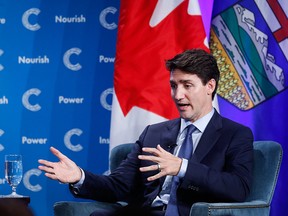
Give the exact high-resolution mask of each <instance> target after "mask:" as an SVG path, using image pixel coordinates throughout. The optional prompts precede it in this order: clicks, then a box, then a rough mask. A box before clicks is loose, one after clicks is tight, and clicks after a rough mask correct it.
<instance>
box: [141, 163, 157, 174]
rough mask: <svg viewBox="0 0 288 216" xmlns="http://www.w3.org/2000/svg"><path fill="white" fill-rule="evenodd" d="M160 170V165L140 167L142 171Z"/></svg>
mask: <svg viewBox="0 0 288 216" xmlns="http://www.w3.org/2000/svg"><path fill="white" fill-rule="evenodd" d="M155 170H158V165H157V164H155V165H151V166H146V167H140V171H141V172H147V171H155Z"/></svg>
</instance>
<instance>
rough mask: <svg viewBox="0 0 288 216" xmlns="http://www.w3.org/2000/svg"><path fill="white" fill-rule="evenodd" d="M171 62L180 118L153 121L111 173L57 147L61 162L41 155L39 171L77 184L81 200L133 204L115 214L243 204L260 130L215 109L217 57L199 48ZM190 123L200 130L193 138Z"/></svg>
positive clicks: (75, 190) (181, 212)
mask: <svg viewBox="0 0 288 216" xmlns="http://www.w3.org/2000/svg"><path fill="white" fill-rule="evenodd" d="M166 66H167V68H168V70H169V71H170V85H171V95H172V98H173V99H174V101H175V104H176V106H177V108H178V111H179V114H180V116H181V118H179V119H174V120H171V121H166V122H162V123H158V124H154V125H149V126H147V127H146V128H145V130H144V131H143V132H142V134H141V136H140V137H139V140H138V141H137V142H136V144H135V146H134V148H133V150H132V152H131V153H130V154H129V155H128V158H127V159H126V160H125V161H123V162H122V164H121V165H120V167H118V168H117V169H116V170H115V171H114V172H113V173H111V174H110V175H109V176H103V175H95V174H92V173H90V172H88V171H85V170H83V169H79V168H78V167H77V165H76V164H75V163H74V162H73V161H71V160H70V159H69V158H67V157H66V156H65V155H63V154H62V153H61V152H59V151H58V150H57V149H55V148H53V147H51V151H52V153H53V154H54V155H56V156H57V157H58V158H59V160H60V161H59V162H50V161H46V160H39V163H40V164H42V165H40V166H39V169H41V170H43V171H45V172H46V174H45V175H46V176H47V177H49V178H51V179H55V180H59V181H61V182H65V183H70V189H71V191H72V193H73V194H74V195H75V196H77V197H82V198H88V199H95V200H99V201H105V202H116V201H119V200H122V201H127V202H128V206H126V207H124V208H121V209H120V210H119V211H118V212H117V213H115V214H114V215H128V214H130V213H131V212H132V213H131V215H133V211H134V210H135V212H136V213H135V215H139V214H140V215H141V213H142V215H164V214H165V212H166V215H168V216H169V215H170V216H176V215H177V214H178V215H182V216H185V215H189V210H190V208H191V206H192V204H193V203H195V202H200V201H204V202H223V201H225V202H233V201H237V202H240V201H244V200H245V198H246V197H247V195H248V194H249V192H250V185H251V182H252V179H251V178H252V165H253V145H252V143H253V135H252V132H251V130H250V129H249V128H247V127H245V126H243V125H240V124H238V123H236V122H233V121H231V120H229V119H226V118H224V117H221V116H220V115H219V114H218V112H217V111H216V110H215V109H214V108H213V106H212V100H213V98H214V95H215V93H216V90H217V85H218V81H219V76H220V75H219V70H218V68H217V63H216V61H215V59H214V57H213V56H212V55H210V54H208V53H206V52H205V51H203V50H200V49H194V50H187V51H185V52H183V53H180V54H178V55H176V56H175V57H174V58H172V59H170V60H168V61H167V62H166ZM191 124H192V125H193V132H192V133H191V137H190V138H186V136H187V137H188V135H189V133H190V132H187V131H188V129H186V128H188V126H189V125H191ZM186 139H187V140H189V142H188V144H186V143H187V142H186ZM184 143H185V144H184ZM189 145H190V150H189V151H191V156H188V157H187V156H185V157H184V156H183V157H182V153H180V152H181V149H182V150H183V149H184V146H189ZM185 148H186V147H185ZM186 151H187V150H186ZM175 182H176V183H175ZM175 185H176V186H175ZM172 200H173V201H172ZM173 205H174V207H175V205H176V213H173V214H172V213H171V209H173V208H174V207H173ZM166 208H167V210H166ZM140 209H141V211H139V210H140ZM174 210H175V208H174ZM94 215H96V212H95V214H94ZM97 215H100V214H99V212H97ZM102 215H108V213H107V212H104V211H103V212H102ZM109 215H113V212H110V213H109Z"/></svg>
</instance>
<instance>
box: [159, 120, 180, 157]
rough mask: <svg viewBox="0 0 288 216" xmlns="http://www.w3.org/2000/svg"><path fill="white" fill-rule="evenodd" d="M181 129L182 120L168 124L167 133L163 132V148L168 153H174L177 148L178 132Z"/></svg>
mask: <svg viewBox="0 0 288 216" xmlns="http://www.w3.org/2000/svg"><path fill="white" fill-rule="evenodd" d="M179 129H180V118H178V119H175V120H171V121H168V122H167V127H166V131H164V132H163V134H162V137H161V146H162V148H164V149H165V150H166V151H169V152H170V153H173V150H174V148H175V146H176V145H177V144H176V141H177V136H178V132H179Z"/></svg>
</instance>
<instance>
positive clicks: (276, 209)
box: [210, 0, 288, 216]
mask: <svg viewBox="0 0 288 216" xmlns="http://www.w3.org/2000/svg"><path fill="white" fill-rule="evenodd" d="M211 27H212V28H211V40H210V49H211V52H212V53H213V55H214V56H216V58H217V62H218V67H219V69H220V82H219V86H218V95H220V97H219V100H218V102H219V109H220V110H221V114H222V115H224V116H226V117H228V118H230V119H233V120H235V121H237V122H240V123H242V124H244V125H247V126H249V127H250V128H251V129H252V131H253V134H254V139H255V140H273V141H276V142H279V143H280V144H281V145H282V148H283V152H284V154H283V160H282V166H281V170H280V174H279V178H278V182H277V186H276V190H275V193H274V197H273V201H272V206H271V212H270V215H271V216H278V215H285V214H286V213H285V212H287V211H288V207H287V194H288V186H287V182H288V175H287V171H286V170H287V164H288V157H287V154H286V153H287V150H288V130H287V122H288V112H287V110H288V109H287V107H288V100H287V99H288V79H287V77H288V1H287V0H242V1H239V0H238V1H236V0H230V1H225V2H224V1H221V0H217V1H216V0H215V1H214V7H213V18H212V23H211ZM285 152H286V153H285ZM263 181H265V179H263Z"/></svg>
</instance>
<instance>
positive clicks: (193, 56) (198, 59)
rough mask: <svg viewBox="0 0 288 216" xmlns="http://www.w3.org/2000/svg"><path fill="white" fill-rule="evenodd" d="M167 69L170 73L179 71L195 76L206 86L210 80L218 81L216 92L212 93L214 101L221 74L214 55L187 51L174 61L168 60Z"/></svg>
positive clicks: (193, 50)
mask: <svg viewBox="0 0 288 216" xmlns="http://www.w3.org/2000/svg"><path fill="white" fill-rule="evenodd" d="M166 68H167V69H168V70H169V71H170V72H173V70H175V69H179V70H181V71H183V72H184V73H188V74H195V75H197V76H198V77H199V78H200V79H201V81H202V83H203V85H206V84H207V83H208V81H209V80H211V79H214V80H215V81H216V86H215V90H214V91H213V93H212V99H214V96H215V94H216V91H217V87H218V82H219V78H220V72H219V69H218V66H217V62H216V59H215V58H214V57H213V55H212V54H209V53H207V52H206V51H204V50H202V49H191V50H186V51H184V52H183V53H180V54H178V55H176V56H175V57H173V58H172V59H169V60H166Z"/></svg>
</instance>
